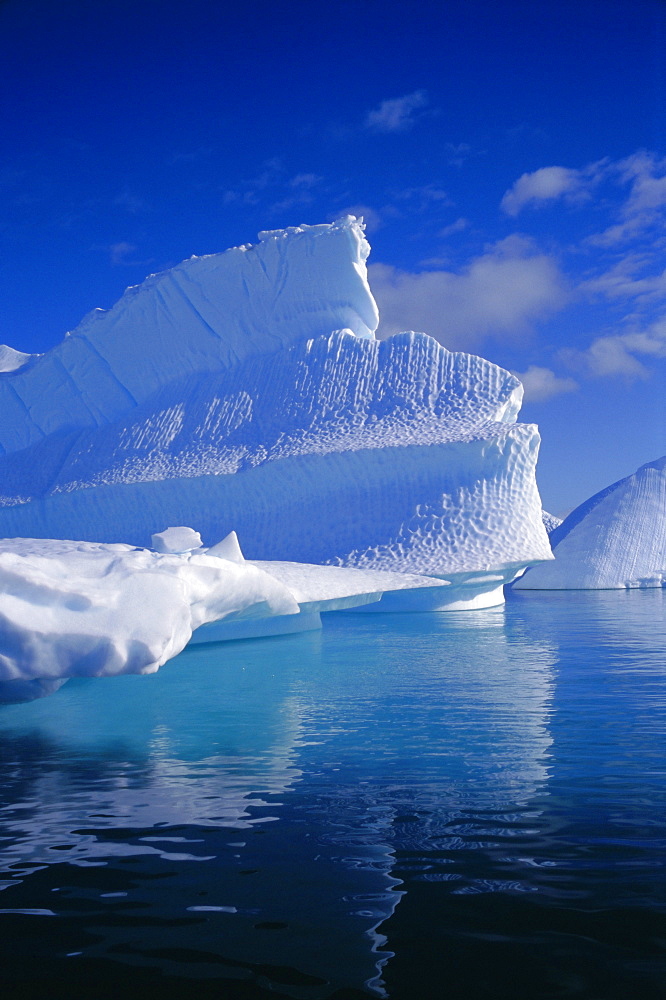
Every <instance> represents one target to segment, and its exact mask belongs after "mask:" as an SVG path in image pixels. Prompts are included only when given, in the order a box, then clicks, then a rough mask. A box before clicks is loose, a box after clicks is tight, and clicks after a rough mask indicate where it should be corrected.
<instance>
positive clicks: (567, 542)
mask: <svg viewBox="0 0 666 1000" xmlns="http://www.w3.org/2000/svg"><path fill="white" fill-rule="evenodd" d="M664 511H666V456H665V457H663V458H659V459H657V460H656V461H655V462H649V463H648V464H647V465H643V466H641V468H640V469H638V470H637V471H636V472H635V473H634V474H633V475H631V476H627V477H626V478H625V479H621V480H619V482H617V483H613V484H612V485H611V486H608V487H607V488H606V489H604V490H601V492H600V493H596V494H595V495H594V496H593V497H590V499H589V500H586V501H585V503H582V504H581V505H580V506H579V507H577V508H576V509H575V510H574V511H572V512H571V514H569V516H568V517H567V518H566V519H565V520H564V521H563V522H562V524H561V525H560V526H559V527H556V528H555V530H554V531H553V532H552V533H551V536H550V538H551V542H552V545H553V548H554V551H555V561H554V562H552V563H548V564H543V565H541V566H535V567H534V568H533V569H531V570H529V572H528V573H526V574H525V576H524V577H522V578H521V579H520V580H518V581H517V582H516V583H515V584H514V586H515V587H516V588H517V589H520V590H588V589H589V590H604V589H617V588H635V587H661V586H664V583H665V582H666V517H665V516H664Z"/></svg>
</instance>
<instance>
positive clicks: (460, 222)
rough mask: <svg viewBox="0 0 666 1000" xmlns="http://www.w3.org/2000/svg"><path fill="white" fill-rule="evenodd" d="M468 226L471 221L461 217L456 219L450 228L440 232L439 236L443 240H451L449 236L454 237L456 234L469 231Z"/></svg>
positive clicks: (446, 227)
mask: <svg viewBox="0 0 666 1000" xmlns="http://www.w3.org/2000/svg"><path fill="white" fill-rule="evenodd" d="M468 226H469V220H468V219H464V218H462V217H461V218H459V219H456V221H455V222H451V223H450V224H449V225H448V226H444V228H443V229H440V230H439V232H438V233H437V235H438V236H439V237H440V238H441V239H443V240H446V239H448V238H449V236H454V235H455V234H456V233H462V232H463V230H465V229H467V227H468Z"/></svg>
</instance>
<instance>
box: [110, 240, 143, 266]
mask: <svg viewBox="0 0 666 1000" xmlns="http://www.w3.org/2000/svg"><path fill="white" fill-rule="evenodd" d="M136 250H137V247H136V246H135V245H134V243H126V242H125V241H124V240H121V242H120V243H112V244H111V246H110V247H109V256H110V259H111V263H112V264H113V265H114V267H117V266H118V265H119V264H127V258H128V257H129V256H130V255H131V254H133V253H135V252H136Z"/></svg>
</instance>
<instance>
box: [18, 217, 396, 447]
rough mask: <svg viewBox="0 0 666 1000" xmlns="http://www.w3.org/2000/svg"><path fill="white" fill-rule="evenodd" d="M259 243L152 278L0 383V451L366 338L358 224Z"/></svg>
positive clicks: (369, 318)
mask: <svg viewBox="0 0 666 1000" xmlns="http://www.w3.org/2000/svg"><path fill="white" fill-rule="evenodd" d="M260 236H261V237H262V240H261V242H260V243H259V244H257V245H256V246H249V245H248V246H243V247H234V248H232V249H230V250H227V251H225V252H224V253H220V254H212V255H209V256H206V257H192V258H191V259H190V260H186V261H183V262H182V263H181V264H179V265H177V266H176V267H174V268H171V269H170V270H168V271H164V272H162V273H160V274H155V275H152V276H151V277H149V278H148V279H146V281H145V282H143V284H141V285H137V286H134V287H132V288H129V289H128V290H127V291H126V292H125V295H124V296H123V297H122V298H121V299H120V300H119V301H118V302H117V303H116V305H115V306H113V308H111V309H110V310H108V311H104V310H100V309H97V310H94V311H93V312H92V313H89V314H88V316H87V317H86V318H85V319H84V320H83V321H82V322H81V324H80V325H79V326H78V327H77V328H76V329H75V330H73V331H72V332H71V333H70V334H68V335H67V336H66V337H65V339H64V340H63V341H62V342H61V343H60V344H59V345H58V346H57V347H55V348H53V350H51V351H49V352H48V353H47V354H45V355H42V356H41V357H39V358H37V359H36V360H35V361H34V363H32V364H30V365H28V366H26V369H25V370H22V369H21V368H20V367H18V366H16V365H15V366H14V368H15V370H13V371H9V372H3V373H0V449H2V450H3V451H5V452H11V451H15V450H17V449H21V448H25V447H26V446H28V445H30V444H32V443H34V442H35V441H38V440H39V439H41V438H42V437H44V436H45V435H47V434H51V433H54V432H57V431H59V430H64V429H68V428H72V427H85V426H95V425H98V426H99V425H101V424H103V423H106V422H108V421H110V420H113V419H114V418H116V417H117V416H118V415H119V414H120V413H122V412H123V411H124V410H127V409H128V408H130V407H131V406H133V405H134V404H135V403H137V402H142V401H143V400H145V399H147V398H148V397H149V396H150V395H151V394H152V393H153V392H155V390H157V389H158V388H159V387H160V386H163V385H165V384H167V383H168V382H170V381H172V380H173V379H175V378H179V377H181V376H182V375H183V374H185V373H193V372H196V373H203V372H209V371H217V370H224V369H228V368H230V367H233V366H234V365H235V364H237V363H238V362H240V361H243V360H245V359H246V358H248V357H256V356H258V355H261V354H266V353H271V352H274V351H278V350H280V349H281V348H283V347H285V346H288V345H290V344H292V343H296V342H298V341H300V340H305V339H307V338H310V337H314V336H320V335H324V334H329V333H331V332H332V331H333V330H341V329H349V330H350V331H351V332H352V333H354V334H355V335H356V336H357V337H370V338H372V337H374V332H375V330H376V328H377V324H378V314H377V306H376V304H375V301H374V299H373V297H372V294H371V292H370V289H369V287H368V283H367V272H366V266H365V261H366V258H367V255H368V252H369V247H368V244H367V242H366V240H365V237H364V235H363V226H362V223H361V222H358V221H357V220H356V219H355V218H354V217H353V216H346V217H345V218H343V219H340V220H338V222H336V223H333V224H331V225H321V226H299V227H294V228H291V229H288V230H284V231H277V232H274V233H264V234H260ZM8 350H9V349H8ZM17 353H18V352H13V354H12V357H13V355H14V354H17ZM8 357H9V355H8ZM8 363H11V361H10V362H8Z"/></svg>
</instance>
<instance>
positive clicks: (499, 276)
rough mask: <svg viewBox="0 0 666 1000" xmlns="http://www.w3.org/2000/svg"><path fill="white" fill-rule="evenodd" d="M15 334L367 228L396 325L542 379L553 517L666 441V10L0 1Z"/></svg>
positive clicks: (534, 382)
mask: <svg viewBox="0 0 666 1000" xmlns="http://www.w3.org/2000/svg"><path fill="white" fill-rule="evenodd" d="M0 65H1V66H2V67H3V69H2V77H3V83H2V88H1V89H0V148H1V150H2V153H1V158H0V245H1V253H0V295H1V301H2V309H1V310H0V343H7V344H10V345H11V346H12V347H15V348H17V349H20V350H24V351H43V350H46V349H48V348H49V347H50V346H52V345H53V344H55V343H56V342H57V341H59V340H60V339H61V337H62V335H63V334H64V332H65V331H66V330H67V329H71V328H72V327H74V326H75V325H76V324H77V323H78V322H79V320H80V319H81V318H82V316H83V315H84V314H85V313H86V312H88V310H90V309H91V308H93V307H96V306H102V307H108V306H110V305H112V304H113V302H114V301H115V300H116V299H117V298H118V297H119V296H120V295H121V294H122V292H123V290H124V288H125V287H126V286H127V285H131V284H136V283H137V282H139V281H141V280H142V279H143V278H144V277H145V275H146V274H148V273H150V272H153V271H158V270H161V269H163V268H165V267H169V266H170V265H172V264H175V263H177V262H178V261H180V260H181V259H183V258H185V257H189V256H190V255H191V254H193V253H195V254H202V253H213V252H216V251H219V250H223V249H225V248H226V247H228V246H232V245H236V244H239V243H246V242H252V241H253V240H254V239H255V238H256V234H257V232H258V231H259V230H260V229H272V228H278V227H282V226H287V225H295V224H299V223H301V222H306V223H317V222H322V221H326V220H330V219H333V218H335V217H337V216H338V215H340V214H342V213H344V212H345V211H353V212H354V213H355V214H363V215H364V216H365V218H366V221H367V223H368V234H369V238H370V241H371V243H372V246H373V253H372V256H371V266H370V278H371V285H372V287H373V290H374V292H375V295H376V297H377V299H378V302H379V305H380V311H381V313H382V327H381V332H382V333H383V334H384V335H388V334H389V333H391V332H394V331H395V330H398V329H405V328H413V329H419V330H425V332H427V333H430V334H431V335H433V336H435V337H437V339H438V340H440V341H441V342H442V343H443V344H444V345H445V346H447V347H449V348H452V349H457V350H469V351H472V352H474V353H479V354H482V355H483V356H484V357H487V358H489V359H490V360H492V361H495V362H497V363H499V364H501V365H503V366H505V367H507V368H510V369H511V370H512V371H516V372H517V373H519V374H521V375H523V376H524V380H525V385H526V402H525V405H524V408H523V413H522V419H524V420H529V421H534V422H536V423H538V424H539V427H540V429H541V433H542V438H543V443H542V451H541V458H540V462H539V484H540V488H541V491H542V496H543V500H544V505H545V506H546V507H547V508H549V509H551V510H553V511H554V512H560V513H562V512H564V511H566V510H568V509H570V508H571V507H573V506H575V505H576V504H577V503H579V502H581V501H582V500H584V499H585V498H586V497H587V496H589V495H590V494H591V493H594V492H596V491H597V490H598V489H601V488H602V487H604V486H605V485H607V484H608V483H610V482H612V481H614V480H616V479H618V478H620V477H622V476H624V475H627V474H629V473H630V472H632V471H633V470H634V469H635V468H636V467H637V466H638V465H640V464H642V463H643V462H647V461H649V460H652V459H654V458H656V457H658V456H659V455H661V454H664V452H666V401H665V394H664V375H665V374H666V312H665V309H664V306H665V304H666V229H665V226H664V222H665V220H666V149H665V148H664V145H665V143H664V139H665V136H664V123H665V118H666V106H665V101H664V96H665V89H666V4H665V3H663V2H660V0H642V2H641V0H633V2H631V3H629V2H625V0H576V2H569V0H558V2H550V0H543V2H540V3H534V2H533V0H531V2H529V3H528V2H522V0H514V2H505V0H494V2H490V0H449V2H442V0H440V2H439V3H434V2H430V0H422V2H420V3H418V4H412V3H404V2H402V0H399V2H393V3H392V2H389V0H383V2H379V0H339V2H336V3H335V4H318V3H315V2H311V0H291V2H282V3H280V2H271V3H268V2H264V0H244V3H243V4H233V5H232V4H230V3H227V2H212V0H207V2H204V0H132V2H129V0H127V2H126V0H94V2H91V0H0Z"/></svg>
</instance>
